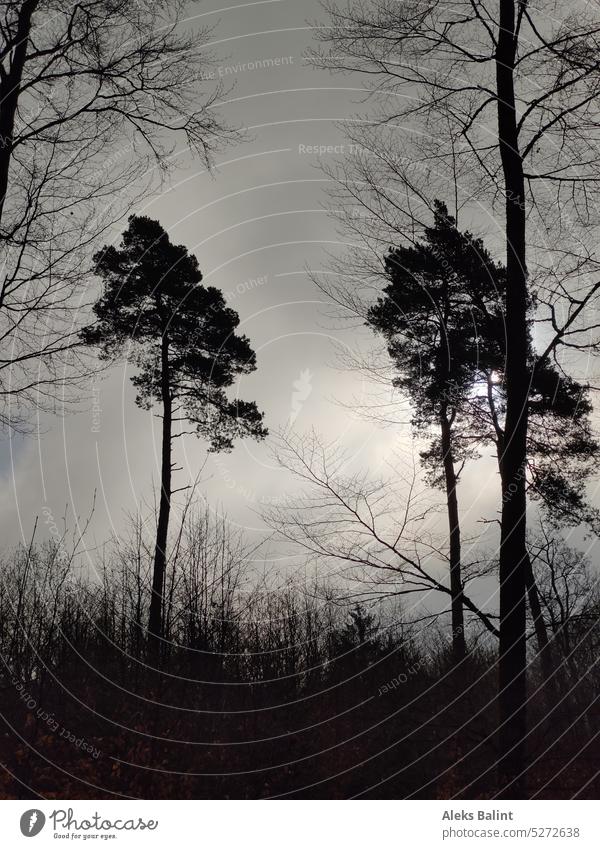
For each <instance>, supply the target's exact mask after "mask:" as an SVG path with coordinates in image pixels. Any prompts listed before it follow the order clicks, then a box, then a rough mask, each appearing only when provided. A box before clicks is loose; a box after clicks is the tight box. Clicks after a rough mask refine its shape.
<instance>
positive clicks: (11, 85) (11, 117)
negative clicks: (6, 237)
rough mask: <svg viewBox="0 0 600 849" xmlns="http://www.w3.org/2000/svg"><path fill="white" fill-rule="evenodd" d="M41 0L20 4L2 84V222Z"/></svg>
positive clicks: (0, 129) (0, 148) (0, 164)
mask: <svg viewBox="0 0 600 849" xmlns="http://www.w3.org/2000/svg"><path fill="white" fill-rule="evenodd" d="M38 2H39V0H26V2H25V3H23V4H22V5H21V8H20V9H19V13H18V17H17V31H16V33H15V35H14V38H13V39H12V40H11V45H12V47H13V52H12V58H11V59H10V66H9V69H8V73H6V75H2V78H1V82H0V222H1V221H2V213H3V211H4V201H5V199H6V193H7V191H8V174H9V171H10V162H11V159H12V151H13V142H14V132H15V115H16V113H17V106H18V104H19V94H20V93H21V81H22V79H23V68H24V67H25V58H26V56H27V47H28V45H29V34H30V32H31V21H32V18H33V13H34V12H35V10H36V7H37V5H38Z"/></svg>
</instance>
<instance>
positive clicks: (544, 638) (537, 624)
mask: <svg viewBox="0 0 600 849" xmlns="http://www.w3.org/2000/svg"><path fill="white" fill-rule="evenodd" d="M527 597H528V599H529V609H530V610H531V618H532V619H533V627H534V629H535V638H536V642H537V647H538V654H539V657H540V664H541V667H542V676H543V678H544V685H545V686H546V688H548V689H549V692H551V693H552V692H555V690H556V687H555V686H554V684H555V675H554V673H555V669H554V662H553V654H554V653H553V651H552V644H551V643H550V640H549V639H548V629H547V628H546V623H545V622H544V616H543V614H542V606H541V604H540V595H539V592H538V588H537V584H536V582H535V575H534V574H533V569H532V567H531V559H530V558H529V557H527Z"/></svg>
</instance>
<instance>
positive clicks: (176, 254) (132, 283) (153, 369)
mask: <svg viewBox="0 0 600 849" xmlns="http://www.w3.org/2000/svg"><path fill="white" fill-rule="evenodd" d="M94 262H95V266H96V273H97V274H98V275H99V276H100V277H101V278H102V280H103V281H104V292H103V294H102V296H101V297H100V298H99V300H98V301H97V302H96V304H95V306H94V313H95V317H96V321H95V322H94V323H93V324H92V325H90V326H89V327H87V328H85V329H84V330H83V331H82V339H83V341H84V342H85V343H86V344H88V345H94V346H97V347H98V348H99V349H100V356H101V357H102V358H103V359H107V360H114V359H115V358H117V357H119V356H121V355H122V353H123V351H124V349H125V346H131V352H132V354H131V355H132V358H133V362H134V363H135V366H136V369H137V371H136V374H135V375H134V376H133V377H132V382H133V384H134V385H135V387H136V389H137V397H136V403H137V404H138V406H140V407H142V408H143V409H151V408H152V407H153V406H154V405H155V404H158V405H160V407H161V413H162V458H161V493H160V506H159V513H158V525H157V533H156V546H155V554H154V571H153V581H152V597H151V602H150V614H149V627H148V631H149V638H150V643H151V647H152V648H153V653H154V655H155V656H156V657H157V658H158V656H159V647H160V639H161V637H162V630H163V627H162V626H163V623H162V606H163V588H164V580H165V572H166V563H167V541H168V531H169V514H170V508H171V497H172V487H171V476H172V470H173V463H172V448H173V439H174V438H175V436H176V435H177V434H174V433H173V424H174V423H175V422H183V421H186V422H188V423H190V424H191V425H192V426H193V428H194V429H195V432H196V434H197V436H199V437H203V438H204V439H206V440H208V443H209V450H210V451H227V450H230V449H231V448H232V447H233V441H234V439H236V438H238V437H244V436H250V437H252V438H254V439H262V438H263V437H264V436H265V435H266V433H267V431H266V429H265V428H264V426H263V414H262V413H261V412H259V410H258V409H257V407H256V404H255V403H254V402H248V401H241V400H239V399H237V398H235V399H233V400H230V399H229V398H228V396H227V394H226V390H227V389H228V388H229V387H231V386H232V384H233V382H234V380H235V378H236V376H238V375H243V374H249V373H250V372H252V371H254V370H255V369H256V356H255V353H254V351H253V350H252V348H251V346H250V343H249V341H248V339H247V338H246V337H245V336H242V335H237V334H236V332H235V331H236V329H237V327H238V324H239V317H238V315H237V313H236V312H235V311H234V310H232V309H230V308H229V307H227V305H226V303H225V300H224V298H223V294H222V292H221V291H219V290H218V289H216V288H215V287H213V286H204V285H202V283H201V281H202V274H201V272H200V270H199V268H198V261H197V259H196V257H195V256H193V255H191V254H189V253H188V251H187V249H186V248H185V247H184V246H182V245H174V244H172V243H171V241H170V240H169V237H168V235H167V233H166V232H165V231H164V229H163V228H162V227H161V225H160V224H159V222H158V221H153V220H152V219H150V218H146V217H144V216H135V215H134V216H132V217H131V218H130V219H129V226H128V228H127V230H126V231H125V232H124V233H123V237H122V242H121V245H120V247H119V248H116V247H114V246H106V247H104V248H103V249H102V250H101V251H99V252H98V253H97V254H96V255H95V256H94Z"/></svg>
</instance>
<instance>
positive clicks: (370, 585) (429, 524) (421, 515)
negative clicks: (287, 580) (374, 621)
mask: <svg viewBox="0 0 600 849" xmlns="http://www.w3.org/2000/svg"><path fill="white" fill-rule="evenodd" d="M274 454H275V458H276V460H277V462H278V463H279V464H280V466H281V467H282V468H284V469H287V470H288V471H289V472H291V473H292V474H294V476H295V477H296V478H297V479H298V480H299V481H300V482H303V483H304V484H305V485H306V487H307V489H306V491H305V492H304V494H303V495H301V496H299V497H298V498H297V499H291V498H290V499H288V501H287V502H285V503H284V504H283V505H278V506H276V507H272V508H268V509H267V510H265V511H263V513H262V515H263V518H264V519H265V521H266V522H267V524H268V525H269V526H270V527H272V528H273V529H274V530H275V531H276V532H277V533H278V535H279V536H280V537H281V538H283V539H285V540H287V541H288V542H291V543H293V544H294V546H296V547H297V548H298V549H299V550H300V551H302V552H304V554H305V555H307V556H308V557H309V559H314V560H315V561H317V562H319V563H320V564H321V566H323V565H329V567H330V568H331V569H332V570H334V573H335V574H336V575H337V574H338V573H339V574H340V575H341V576H342V577H343V578H344V580H345V581H350V582H351V583H352V582H356V581H358V582H359V583H360V586H361V590H360V592H359V594H356V593H354V594H353V595H352V597H353V598H354V599H356V598H359V599H360V600H362V601H365V600H372V599H374V598H377V597H379V596H381V595H382V594H385V595H387V596H390V597H397V598H402V597H405V596H413V595H416V596H417V597H418V598H419V599H421V600H423V599H424V597H425V596H426V595H427V593H430V592H433V593H435V595H436V596H437V595H439V596H441V598H443V599H448V600H450V601H451V599H452V597H453V587H452V586H451V585H450V584H449V583H448V582H445V580H444V573H445V572H447V571H448V555H447V552H446V550H445V548H444V545H443V544H440V543H439V540H438V538H437V533H436V530H435V525H436V522H435V514H436V512H437V506H436V505H435V503H434V502H432V500H431V498H430V497H429V496H428V494H427V490H426V489H423V488H422V487H420V486H419V483H418V473H417V469H416V468H415V467H414V465H413V472H412V474H410V473H409V474H408V475H406V473H405V472H403V471H402V469H401V468H400V466H401V464H400V463H398V464H397V465H394V466H393V467H392V468H390V478H391V480H390V481H388V480H383V479H371V478H370V477H368V476H367V475H366V474H365V473H360V472H358V473H351V472H349V471H348V469H347V463H348V460H347V458H345V456H344V455H343V453H341V452H340V450H339V448H336V447H335V446H327V445H325V444H323V443H322V442H321V440H320V439H319V438H318V437H317V436H316V435H315V434H314V433H313V434H311V435H309V436H306V437H294V436H291V435H289V434H280V435H279V438H278V440H277V442H276V447H275V448H274ZM402 465H404V463H403V464H402ZM399 517H400V518H399ZM481 574H482V571H481V569H480V568H479V564H472V566H471V568H470V569H469V570H467V574H466V575H465V577H464V579H463V592H462V603H463V606H464V608H465V609H466V611H467V612H468V613H469V615H470V620H471V621H473V620H475V621H477V622H478V623H479V624H480V625H483V627H484V628H486V629H487V630H488V631H489V632H490V633H492V634H494V635H497V634H498V631H497V628H496V626H495V624H494V622H493V620H494V614H493V613H487V612H485V611H483V610H481V609H480V608H479V607H478V605H477V604H476V603H475V602H474V601H473V600H472V598H471V597H470V596H469V594H468V593H467V592H466V587H467V585H468V584H469V583H470V582H472V581H474V580H475V579H476V578H477V577H479V576H480V575H481ZM440 612H446V608H445V607H444V608H442V610H441V611H437V612H435V613H433V614H431V616H432V617H433V618H435V617H437V616H439V615H440ZM429 616H430V615H429V614H426V616H425V618H429Z"/></svg>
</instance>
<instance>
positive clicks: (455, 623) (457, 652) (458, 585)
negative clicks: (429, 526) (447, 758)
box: [440, 409, 467, 663]
mask: <svg viewBox="0 0 600 849" xmlns="http://www.w3.org/2000/svg"><path fill="white" fill-rule="evenodd" d="M440 428H441V437H442V439H441V441H442V461H443V464H444V479H445V484H446V504H447V511H448V530H449V539H450V593H451V596H450V598H451V605H452V655H453V659H454V662H455V663H460V661H461V660H463V659H464V657H465V656H466V653H467V647H466V643H465V624H464V607H463V586H462V574H461V551H460V519H459V514H458V498H457V494H456V484H457V481H456V471H455V468H454V456H453V453H452V432H451V425H450V421H449V420H448V415H447V411H446V410H445V409H443V410H442V414H441V416H440Z"/></svg>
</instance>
